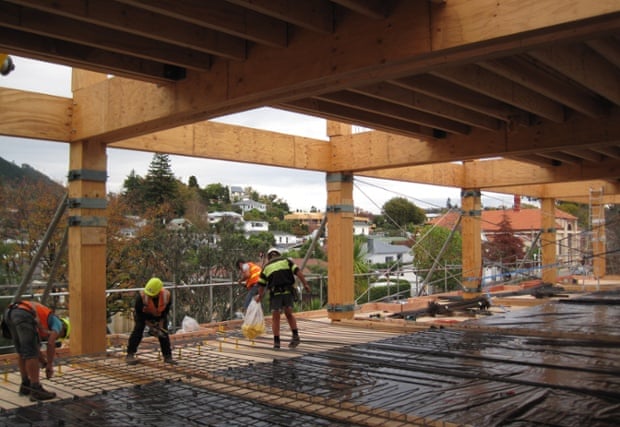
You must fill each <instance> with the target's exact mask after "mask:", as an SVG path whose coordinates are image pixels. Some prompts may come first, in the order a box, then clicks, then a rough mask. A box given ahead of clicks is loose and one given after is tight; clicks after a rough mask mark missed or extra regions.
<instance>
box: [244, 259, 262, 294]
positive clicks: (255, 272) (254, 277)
mask: <svg viewBox="0 0 620 427" xmlns="http://www.w3.org/2000/svg"><path fill="white" fill-rule="evenodd" d="M246 264H247V265H249V266H250V275H249V276H248V278H247V280H246V281H245V286H246V288H248V289H250V288H251V287H252V286H254V285H255V284H257V283H258V279H260V272H261V268H260V266H259V265H257V264H254V263H253V262H247V263H246Z"/></svg>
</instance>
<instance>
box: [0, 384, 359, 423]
mask: <svg viewBox="0 0 620 427" xmlns="http://www.w3.org/2000/svg"><path fill="white" fill-rule="evenodd" d="M0 426H3V427H22V426H24V427H25V426H28V427H31V426H36V427H62V426H65V427H75V426H80V427H107V426H109V427H133V426H136V427H137V426H140V427H142V426H147V427H176V426H179V427H187V426H226V427H228V426H231V427H235V426H239V427H242V426H243V427H247V426H256V427H271V426H297V427H307V426H330V427H331V426H335V427H338V426H343V427H344V426H355V424H350V423H347V424H339V423H337V422H334V421H333V420H328V419H325V418H321V417H317V416H313V415H309V414H302V413H299V412H295V411H290V410H284V409H280V408H275V407H271V406H266V405H263V404H260V403H257V402H255V401H252V400H245V399H239V398H235V397H231V396H226V395H223V394H219V393H213V392H211V391H208V390H204V389H202V388H200V387H196V386H194V385H190V384H186V383H183V382H180V381H175V382H156V383H151V384H146V385H142V386H140V387H130V388H123V389H117V390H114V391H112V392H108V393H102V394H98V395H94V396H91V397H88V398H76V399H69V400H61V401H57V402H53V403H44V404H40V405H34V406H29V407H25V408H20V409H15V410H12V411H10V412H8V413H5V414H2V416H1V417H0Z"/></svg>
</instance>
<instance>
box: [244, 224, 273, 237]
mask: <svg viewBox="0 0 620 427" xmlns="http://www.w3.org/2000/svg"><path fill="white" fill-rule="evenodd" d="M243 231H245V233H246V234H252V233H260V232H263V231H269V222H267V221H246V222H245V223H244V224H243Z"/></svg>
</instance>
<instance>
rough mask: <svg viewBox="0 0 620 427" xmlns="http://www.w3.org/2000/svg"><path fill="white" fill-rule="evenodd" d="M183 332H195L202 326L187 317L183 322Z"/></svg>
mask: <svg viewBox="0 0 620 427" xmlns="http://www.w3.org/2000/svg"><path fill="white" fill-rule="evenodd" d="M181 329H183V332H195V331H197V330H199V329H200V325H199V324H198V322H197V321H196V319H194V318H193V317H189V316H185V317H183V321H182V322H181Z"/></svg>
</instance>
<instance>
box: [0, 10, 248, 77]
mask: <svg viewBox="0 0 620 427" xmlns="http://www.w3.org/2000/svg"><path fill="white" fill-rule="evenodd" d="M14 9H18V11H14ZM0 25H2V26H3V27H5V28H11V29H13V30H16V31H20V32H23V33H25V34H31V33H32V34H35V35H38V36H43V37H46V38H48V39H52V40H62V41H64V42H69V43H71V42H78V41H79V43H80V44H83V45H87V46H90V47H93V48H96V49H101V50H104V51H108V52H114V53H119V54H129V55H131V56H135V57H138V58H142V59H146V60H151V61H157V62H162V63H164V64H171V65H176V66H179V67H186V68H191V69H194V70H200V71H206V70H209V68H210V64H211V56H210V55H209V54H206V53H204V52H199V51H196V50H192V49H187V48H182V47H180V46H178V45H172V44H170V43H166V42H163V41H160V42H159V43H158V44H157V49H154V48H153V42H152V40H150V39H147V38H145V37H142V36H129V35H128V34H127V33H125V32H121V31H117V30H112V29H106V28H103V27H101V28H100V29H99V30H98V31H97V32H96V33H93V32H92V30H91V29H90V28H89V27H85V26H84V25H81V24H80V22H79V21H77V20H75V19H71V18H65V17H63V16H59V15H51V14H47V13H45V12H41V11H38V10H34V9H26V8H20V7H19V6H14V5H9V4H6V3H0ZM52 30H53V31H52ZM240 48H241V50H240V56H239V57H238V58H237V59H242V58H244V57H245V49H244V44H243V43H241V44H240Z"/></svg>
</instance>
